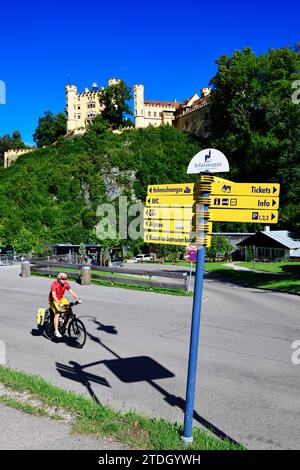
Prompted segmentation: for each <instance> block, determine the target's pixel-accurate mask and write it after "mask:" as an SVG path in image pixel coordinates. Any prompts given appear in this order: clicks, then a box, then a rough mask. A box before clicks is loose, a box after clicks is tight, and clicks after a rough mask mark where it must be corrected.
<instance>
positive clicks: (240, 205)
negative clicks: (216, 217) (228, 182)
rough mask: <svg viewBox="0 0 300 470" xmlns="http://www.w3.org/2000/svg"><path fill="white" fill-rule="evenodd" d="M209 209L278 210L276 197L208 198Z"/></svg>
mask: <svg viewBox="0 0 300 470" xmlns="http://www.w3.org/2000/svg"><path fill="white" fill-rule="evenodd" d="M209 199H210V207H217V208H220V209H221V208H224V209H226V208H228V209H229V208H230V209H278V207H279V198H278V197H264V196H258V197H257V196H233V197H232V196H224V194H217V195H214V196H210V198H209Z"/></svg>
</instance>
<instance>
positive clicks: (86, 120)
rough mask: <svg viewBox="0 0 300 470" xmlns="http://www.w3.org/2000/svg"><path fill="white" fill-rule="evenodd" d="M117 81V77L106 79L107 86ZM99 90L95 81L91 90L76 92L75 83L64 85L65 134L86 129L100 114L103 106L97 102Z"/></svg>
mask: <svg viewBox="0 0 300 470" xmlns="http://www.w3.org/2000/svg"><path fill="white" fill-rule="evenodd" d="M118 82H119V79H117V78H111V79H110V80H108V86H111V85H116V84H117V83H118ZM103 88H104V87H102V89H103ZM99 91H100V90H99V89H98V86H97V83H95V82H94V83H93V85H92V88H91V90H89V88H85V90H84V93H78V92H77V87H76V86H75V85H67V86H66V113H67V134H68V133H70V132H74V131H75V133H76V130H79V131H80V130H81V129H83V130H84V129H86V128H87V127H88V125H89V124H91V123H92V121H93V119H94V117H95V116H97V115H98V114H101V111H102V110H103V107H101V105H100V103H99V97H98V95H99Z"/></svg>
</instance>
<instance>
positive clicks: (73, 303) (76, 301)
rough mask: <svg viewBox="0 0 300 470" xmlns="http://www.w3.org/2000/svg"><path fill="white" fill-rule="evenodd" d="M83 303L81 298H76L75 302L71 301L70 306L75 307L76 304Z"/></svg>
mask: <svg viewBox="0 0 300 470" xmlns="http://www.w3.org/2000/svg"><path fill="white" fill-rule="evenodd" d="M78 304H81V300H75V302H70V303H69V305H70V307H73V306H74V305H78Z"/></svg>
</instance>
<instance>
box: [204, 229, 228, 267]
mask: <svg viewBox="0 0 300 470" xmlns="http://www.w3.org/2000/svg"><path fill="white" fill-rule="evenodd" d="M232 249H233V246H232V244H231V243H230V241H229V240H228V238H226V237H225V236H224V235H216V236H214V237H212V240H211V246H210V247H209V248H207V250H206V256H207V257H208V258H212V259H213V260H214V261H215V260H216V259H217V258H227V259H228V258H229V256H230V253H231V251H232Z"/></svg>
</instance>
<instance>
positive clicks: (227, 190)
mask: <svg viewBox="0 0 300 470" xmlns="http://www.w3.org/2000/svg"><path fill="white" fill-rule="evenodd" d="M279 192H280V185H279V184H277V183H276V184H273V183H233V182H228V183H224V182H222V181H218V180H217V179H216V180H214V182H213V183H212V184H211V191H210V193H211V194H223V195H227V196H257V197H272V195H273V194H274V193H277V194H276V196H279Z"/></svg>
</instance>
